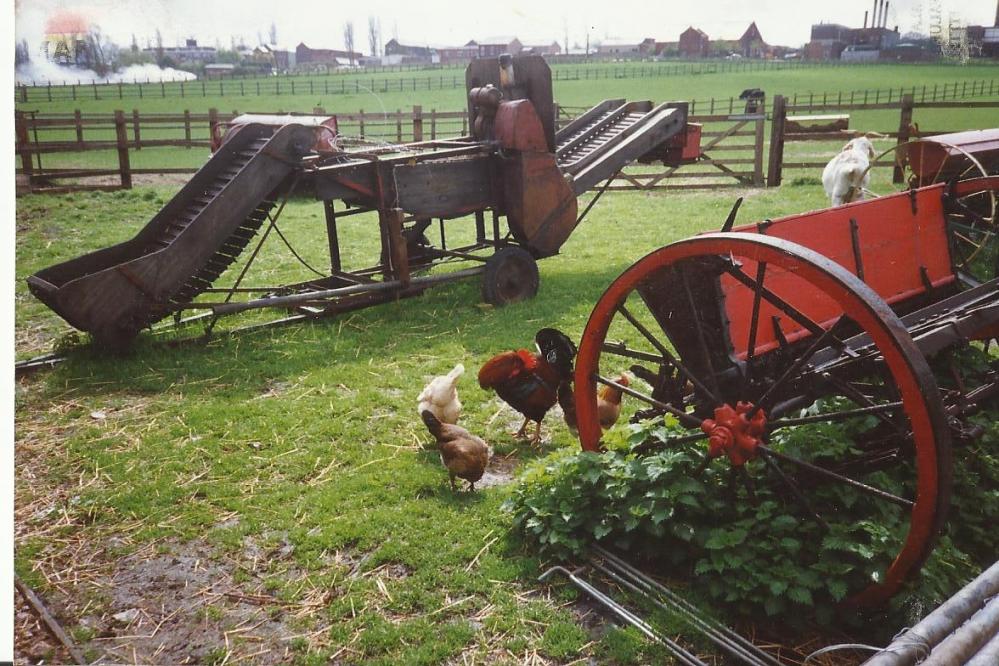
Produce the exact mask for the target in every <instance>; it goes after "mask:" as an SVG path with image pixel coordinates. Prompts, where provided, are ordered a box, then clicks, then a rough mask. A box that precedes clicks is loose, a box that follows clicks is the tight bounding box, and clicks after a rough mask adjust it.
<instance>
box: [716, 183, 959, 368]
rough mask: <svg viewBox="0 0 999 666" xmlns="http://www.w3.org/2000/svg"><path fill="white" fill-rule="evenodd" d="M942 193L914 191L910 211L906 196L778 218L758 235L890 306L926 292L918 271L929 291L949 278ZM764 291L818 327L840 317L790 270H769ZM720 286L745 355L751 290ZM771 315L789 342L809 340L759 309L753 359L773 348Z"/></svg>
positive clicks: (750, 265)
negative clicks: (833, 269) (838, 271)
mask: <svg viewBox="0 0 999 666" xmlns="http://www.w3.org/2000/svg"><path fill="white" fill-rule="evenodd" d="M943 190H944V185H935V186H932V187H927V188H923V189H921V190H918V191H917V192H916V198H915V207H916V210H915V212H913V207H912V200H911V199H910V196H909V194H908V193H901V194H896V195H891V196H886V197H881V198H879V199H872V200H868V201H859V202H856V203H852V204H848V205H845V206H840V207H838V208H830V209H827V210H821V211H815V212H811V213H804V214H802V215H792V216H789V217H784V218H780V219H777V220H774V221H773V222H772V224H770V226H768V227H766V228H765V230H764V233H766V235H768V236H775V237H778V238H783V239H785V240H789V241H792V242H795V243H798V244H800V245H803V246H805V247H807V248H810V249H812V250H815V251H817V252H819V253H821V254H823V255H825V256H826V257H828V258H830V259H831V260H833V261H835V262H836V263H838V264H840V265H841V266H843V267H844V268H846V269H848V270H849V271H851V272H853V273H854V274H856V275H858V276H860V275H861V273H862V274H863V280H864V282H866V283H867V284H868V285H869V286H870V287H871V288H872V289H874V291H875V292H877V293H878V295H880V296H881V297H882V298H883V299H885V301H887V302H888V303H890V304H895V303H899V302H900V301H903V300H905V299H908V298H912V297H913V296H917V295H919V294H922V293H924V292H925V291H926V286H925V283H924V280H923V276H922V273H923V272H924V270H923V269H925V275H926V277H927V278H928V279H929V281H930V282H931V283H932V284H933V285H934V286H935V287H936V286H942V285H945V284H948V283H950V282H952V281H953V280H954V275H953V272H952V268H951V261H950V252H949V248H948V244H947V236H946V226H945V218H944V214H943V202H942V194H943ZM851 219H852V220H855V221H856V230H857V231H856V234H857V238H856V245H857V247H858V248H859V259H860V265H859V266H858V262H857V257H856V256H855V254H854V239H853V236H852V234H851V222H850V220H851ZM734 231H743V232H756V231H758V229H757V227H756V225H751V226H745V227H740V228H738V229H734ZM736 259H739V257H736ZM740 261H741V263H742V270H743V271H744V272H745V273H746V274H747V275H749V276H751V277H755V275H756V271H757V266H756V264H755V263H754V262H753V261H751V260H748V259H746V260H740ZM764 285H765V286H766V288H768V289H770V290H771V291H773V292H774V293H776V294H777V295H778V296H781V297H782V298H784V299H785V300H787V301H788V302H790V303H792V304H793V305H794V306H795V307H796V308H798V309H799V310H801V311H802V312H803V313H804V314H806V315H807V316H808V317H809V318H811V319H812V320H813V321H816V322H818V323H820V324H822V325H823V326H829V325H831V324H832V323H833V322H835V321H836V319H837V318H838V317H839V316H840V315H841V314H842V312H841V311H840V310H839V308H838V307H837V306H836V304H835V303H834V302H833V301H832V300H831V299H829V298H828V297H825V296H823V295H822V294H819V293H817V292H816V291H815V290H814V289H813V288H811V287H810V285H809V284H808V283H807V281H805V280H803V279H802V278H800V277H798V276H797V275H796V274H795V269H794V268H793V267H792V268H791V269H776V268H769V267H768V270H767V271H766V275H765V278H764ZM721 286H722V292H723V294H724V297H725V304H724V305H725V311H726V314H727V316H728V319H729V331H730V334H731V339H732V343H733V345H734V348H735V353H736V354H737V355H738V356H740V357H745V355H746V351H747V346H748V343H749V327H750V322H751V319H752V310H753V292H752V290H750V289H748V288H747V287H745V286H743V285H742V284H740V283H738V282H736V281H735V280H734V279H733V278H731V277H729V276H723V278H722V280H721ZM773 316H780V328H781V331H782V332H783V334H784V336H785V337H786V338H787V339H788V341H791V342H793V341H795V340H797V339H800V338H802V337H804V336H806V335H808V331H807V330H805V329H804V328H803V327H801V326H800V325H799V324H797V323H795V322H794V321H793V320H791V319H790V318H789V317H787V316H786V315H782V313H780V312H779V311H778V310H776V308H774V307H772V306H769V305H767V304H766V303H763V304H761V308H760V317H759V323H758V325H757V333H756V350H755V352H754V354H755V355H759V354H762V353H765V352H767V351H770V350H772V349H774V348H776V347H777V346H778V337H777V334H776V331H775V330H774V324H773V320H772V317H773Z"/></svg>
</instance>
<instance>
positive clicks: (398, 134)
mask: <svg viewBox="0 0 999 666" xmlns="http://www.w3.org/2000/svg"><path fill="white" fill-rule="evenodd" d="M395 142H396V143H402V109H396V110H395Z"/></svg>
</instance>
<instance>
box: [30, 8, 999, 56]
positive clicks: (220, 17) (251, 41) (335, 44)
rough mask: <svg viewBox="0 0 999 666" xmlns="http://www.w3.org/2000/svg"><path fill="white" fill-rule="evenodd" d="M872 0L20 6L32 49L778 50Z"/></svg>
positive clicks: (989, 17)
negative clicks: (153, 42)
mask: <svg viewBox="0 0 999 666" xmlns="http://www.w3.org/2000/svg"><path fill="white" fill-rule="evenodd" d="M931 1H933V0H890V5H889V11H888V24H889V26H890V27H894V26H895V25H899V26H900V28H901V30H902V32H906V31H908V30H910V29H913V28H916V27H918V21H919V20H920V18H919V16H920V13H921V12H922V16H923V18H922V23H923V25H922V28H923V31H925V30H926V29H927V26H926V22H927V18H926V16H927V13H926V6H928V5H929V3H930V2H931ZM937 1H939V2H940V4H941V5H942V7H943V10H944V11H943V15H944V18H945V20H946V17H947V16H948V14H954V15H957V16H959V17H960V18H961V19H962V21H963V22H964V23H965V24H980V25H992V24H993V22H994V20H995V15H996V0H937ZM872 5H873V0H832V1H830V0H826V1H817V0H798V1H796V2H795V1H791V0H699V1H697V0H693V1H691V0H686V1H684V2H676V1H675V0H673V1H670V0H652V1H646V2H639V1H636V0H610V1H608V0H599V1H597V0H576V1H572V2H570V1H569V0H506V1H505V2H455V1H448V0H407V1H405V2H403V1H400V0H353V1H351V2H344V1H342V0H326V1H323V2H301V1H296V0H286V1H284V2H280V1H276V0H241V1H235V0H79V1H75V0H15V18H16V23H15V29H16V33H17V38H18V39H19V40H20V39H24V38H27V39H28V41H29V44H31V45H32V46H33V47H34V45H35V42H36V41H37V40H38V39H39V37H40V36H41V34H42V31H43V28H44V24H45V19H46V17H47V16H49V15H51V14H52V13H54V12H57V11H59V10H64V9H68V10H73V11H76V12H79V13H81V14H83V15H85V16H86V17H87V18H89V19H90V20H92V21H93V22H95V23H97V24H98V25H100V26H101V28H102V29H103V30H104V32H105V33H107V34H108V35H110V36H111V37H112V38H113V39H114V40H115V41H116V42H118V43H119V44H122V45H127V44H128V43H129V42H130V41H131V35H133V34H134V35H136V37H137V38H138V40H139V43H140V44H141V45H143V46H145V45H146V42H147V40H150V39H152V37H153V35H154V34H155V31H156V29H157V28H159V29H160V31H161V32H162V34H163V38H164V44H165V45H167V46H170V45H175V44H177V43H179V42H180V41H181V40H183V39H184V38H188V37H194V38H196V39H197V40H198V41H199V42H201V43H203V44H206V45H208V46H214V45H216V42H219V43H221V45H222V46H224V47H228V46H229V44H230V43H231V36H233V35H235V36H237V37H238V36H242V37H243V39H244V40H245V43H246V44H248V45H250V46H253V45H255V43H256V41H257V35H258V34H261V35H263V36H264V38H265V39H266V36H267V34H268V30H269V27H270V25H271V23H272V22H273V23H274V24H275V25H276V27H277V34H278V43H279V44H280V45H282V46H286V47H288V46H290V47H294V46H295V45H296V44H298V43H299V42H303V41H304V42H305V43H307V44H308V45H309V46H312V47H314V48H323V47H325V48H340V47H342V45H343V25H344V23H345V22H346V21H348V20H351V21H353V23H354V34H355V38H354V43H355V48H358V49H359V50H363V51H365V52H367V51H368V46H367V43H368V42H367V26H368V17H369V16H374V17H376V18H378V19H379V20H380V22H381V30H382V35H383V39H382V43H384V42H385V41H387V40H388V39H390V38H391V37H398V38H399V40H400V41H401V42H403V43H409V44H414V45H421V44H431V45H448V44H452V45H453V44H464V43H465V42H467V41H468V40H469V39H482V38H484V37H492V36H500V35H514V36H517V37H519V38H520V40H521V42H523V43H526V44H530V43H541V42H550V41H553V40H558V41H559V43H562V42H563V41H564V35H565V33H566V32H568V36H569V42H570V45H572V44H576V43H578V44H580V45H583V44H584V43H585V41H586V35H587V33H589V35H590V41H591V44H592V43H593V42H594V41H621V42H638V41H640V40H641V39H642V38H644V37H654V38H655V39H656V40H659V41H672V40H676V39H677V37H678V36H679V34H680V32H681V31H682V30H684V29H686V28H687V26H688V25H693V26H696V27H698V28H700V29H702V30H704V31H705V32H706V33H708V35H709V36H710V37H711V38H715V39H736V38H738V37H739V35H741V34H742V32H743V31H744V30H745V29H746V27H747V26H748V25H749V23H750V22H751V21H756V24H757V26H758V27H759V28H760V32H761V33H762V35H763V38H764V39H765V40H766V41H767V42H769V43H771V44H781V45H788V46H800V45H801V44H803V43H804V42H806V41H808V35H809V27H810V26H811V24H812V23H819V22H827V23H843V24H846V25H850V26H857V27H859V26H860V25H861V23H862V22H863V18H864V11H865V10H869V9H871V7H872Z"/></svg>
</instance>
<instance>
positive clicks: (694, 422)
mask: <svg viewBox="0 0 999 666" xmlns="http://www.w3.org/2000/svg"><path fill="white" fill-rule="evenodd" d="M593 379H595V380H596V381H597V382H599V383H600V384H603V385H604V386H610V387H612V388H615V389H617V390H618V391H621V392H622V393H625V394H627V395H630V396H631V397H633V398H637V399H639V400H641V401H642V402H645V403H648V404H650V405H652V406H653V407H655V408H657V409H661V410H663V411H664V412H669V413H670V414H672V415H673V416H675V417H676V418H677V419H679V420H680V423H682V424H683V425H685V426H687V427H688V428H700V427H701V420H700V419H698V418H697V417H696V416H692V415H690V414H688V413H687V412H685V411H683V410H680V409H677V408H676V407H674V406H673V405H668V404H666V403H665V402H662V401H660V400H656V399H655V398H653V397H651V396H647V395H645V394H644V393H641V392H639V391H636V390H635V389H633V388H631V387H630V386H625V385H623V384H618V383H617V382H615V381H614V380H612V379H607V378H606V377H602V376H601V375H594V376H593Z"/></svg>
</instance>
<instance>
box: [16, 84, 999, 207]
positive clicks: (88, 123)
mask: <svg viewBox="0 0 999 666" xmlns="http://www.w3.org/2000/svg"><path fill="white" fill-rule="evenodd" d="M982 89H983V88H979V90H982ZM813 101H814V100H807V101H804V100H799V101H798V102H797V103H796V102H795V99H794V96H792V97H790V98H788V97H785V96H782V95H777V96H775V97H774V99H773V106H772V111H771V113H770V114H769V117H770V122H771V127H770V142H769V146H767V145H766V144H765V141H764V134H765V123H766V117H767V116H766V114H763V113H759V114H756V115H752V116H749V115H744V114H742V113H741V110H740V109H738V108H737V105H736V102H735V101H733V100H725V101H724V102H719V101H717V100H715V101H713V104H710V105H708V106H707V108H706V111H707V112H706V113H705V112H702V113H700V114H698V113H697V112H696V111H695V109H694V108H693V105H692V106H691V109H690V113H691V116H690V121H691V122H697V123H702V124H703V131H702V140H701V145H702V151H701V152H702V154H701V156H700V159H699V160H698V161H697V163H696V165H694V166H693V167H692V166H690V165H687V166H685V167H683V168H682V170H681V169H678V168H663V167H659V168H657V167H652V166H648V165H644V166H643V165H636V166H634V167H629V168H628V169H626V170H624V171H622V172H621V173H620V174H618V177H617V178H616V179H615V181H614V182H613V183H612V184H611V187H610V189H642V190H649V189H659V188H675V187H684V188H691V187H722V186H762V185H764V184H766V185H767V186H776V185H779V184H780V182H781V179H782V176H783V171H784V170H785V169H816V168H822V167H824V166H825V162H817V161H813V160H808V159H801V158H800V157H794V156H792V158H791V159H786V158H785V156H784V148H785V145H786V144H788V143H800V142H807V141H827V142H828V141H839V142H842V141H843V140H844V139H845V138H848V137H850V136H853V135H854V134H856V132H849V131H846V132H844V131H841V130H840V131H813V132H797V133H791V132H788V131H787V128H786V121H787V117H788V115H789V114H794V113H802V112H816V111H818V112H824V111H891V110H894V111H898V113H899V123H898V127H897V130H894V131H890V132H884V133H882V134H883V136H885V137H889V138H893V139H895V140H896V141H897V143H905V142H906V141H908V140H910V139H911V138H914V137H915V136H916V135H917V127H918V122H917V121H918V113H919V111H920V110H922V109H955V108H960V109H968V108H974V109H991V108H996V109H999V101H961V102H957V101H932V95H930V96H929V99H928V101H921V100H917V99H916V98H915V96H914V95H913V94H912V93H911V92H909V93H905V94H903V95H901V97H900V98H898V99H894V100H893V101H892V102H887V101H868V102H867V103H863V102H859V103H854V104H848V103H840V102H838V101H836V102H832V103H827V105H826V106H816V105H813ZM702 108H703V107H702ZM728 109H732V110H733V111H734V113H726V110H728ZM556 110H557V115H556V118H557V123H558V124H561V123H564V122H568V121H569V120H571V119H572V118H574V117H576V116H577V115H579V114H580V113H582V112H583V111H584V110H586V109H585V107H569V106H558V105H556ZM277 113H284V111H278V112H277ZM312 113H317V114H325V113H326V111H325V109H323V108H321V107H316V108H314V109H312ZM237 115H239V112H238V111H236V110H233V111H231V112H220V111H218V110H216V109H210V110H209V111H208V113H192V112H191V111H189V110H185V111H183V112H182V113H140V112H139V111H138V110H137V109H136V110H133V111H132V112H131V113H125V112H124V111H121V110H118V111H115V112H114V113H103V114H83V113H81V112H80V111H79V110H77V111H74V112H72V113H46V114H42V113H38V112H24V111H17V112H15V131H16V137H17V143H16V154H17V156H18V158H19V161H20V168H19V169H18V173H20V174H22V175H24V176H26V177H27V179H28V182H29V185H30V186H31V188H32V189H44V188H53V189H47V190H46V191H64V190H67V189H80V187H78V186H73V185H71V186H65V187H63V186H58V185H53V183H54V182H55V181H58V180H61V179H66V178H81V177H93V176H105V177H106V176H112V175H117V176H119V180H120V183H119V184H118V185H114V186H111V185H102V188H108V187H131V182H132V175H133V174H170V173H193V172H194V171H196V170H197V165H198V164H199V163H200V162H201V161H202V160H201V158H200V155H198V156H196V155H195V154H192V156H191V158H189V159H188V160H187V161H188V162H190V166H186V165H184V166H182V165H178V164H176V162H177V158H176V154H174V163H173V164H163V166H159V165H158V164H156V163H155V162H150V158H147V157H146V155H145V153H141V152H140V151H143V150H148V149H151V148H152V149H155V148H163V147H182V148H187V149H191V148H207V147H209V146H210V145H211V143H210V141H211V137H212V136H213V132H214V129H215V128H217V127H218V126H219V125H222V124H225V123H227V122H229V121H231V120H232V119H233V118H234V117H235V116H237ZM336 115H337V122H338V126H339V130H340V134H341V136H344V137H345V138H348V139H357V140H363V141H368V142H373V143H379V144H394V143H405V142H409V141H422V140H426V139H438V138H446V137H457V136H464V135H466V134H467V133H468V116H467V112H466V111H464V110H462V111H438V110H436V109H429V110H424V109H423V108H422V107H420V106H414V107H412V108H411V109H407V110H402V109H397V110H395V111H386V112H370V111H368V112H365V111H363V110H361V111H358V112H357V113H338V114H336ZM956 129H959V128H952V129H948V130H946V131H956ZM962 129H963V128H962ZM937 133H941V132H939V131H931V130H928V129H921V130H920V131H919V132H918V134H919V135H932V134H937ZM101 151H103V152H104V153H105V154H106V156H103V157H102V158H88V162H89V163H88V164H87V166H86V167H81V166H79V165H78V164H75V163H74V162H75V161H76V160H73V159H72V157H71V156H72V155H73V154H80V153H93V152H98V153H100V152H101ZM60 154H61V155H69V156H70V159H68V160H67V159H62V158H59V157H53V156H56V155H60ZM43 157H44V159H43ZM136 160H138V161H139V162H140V164H138V165H136V166H133V162H134V161H136ZM180 161H181V162H183V161H184V160H183V159H181V160H180ZM102 162H103V163H102ZM764 163H766V165H767V166H766V169H765V171H764ZM895 176H896V178H898V177H899V174H898V173H896V174H895ZM676 181H680V182H682V183H683V184H682V185H677V184H676ZM87 188H88V189H89V186H88V187H87Z"/></svg>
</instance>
